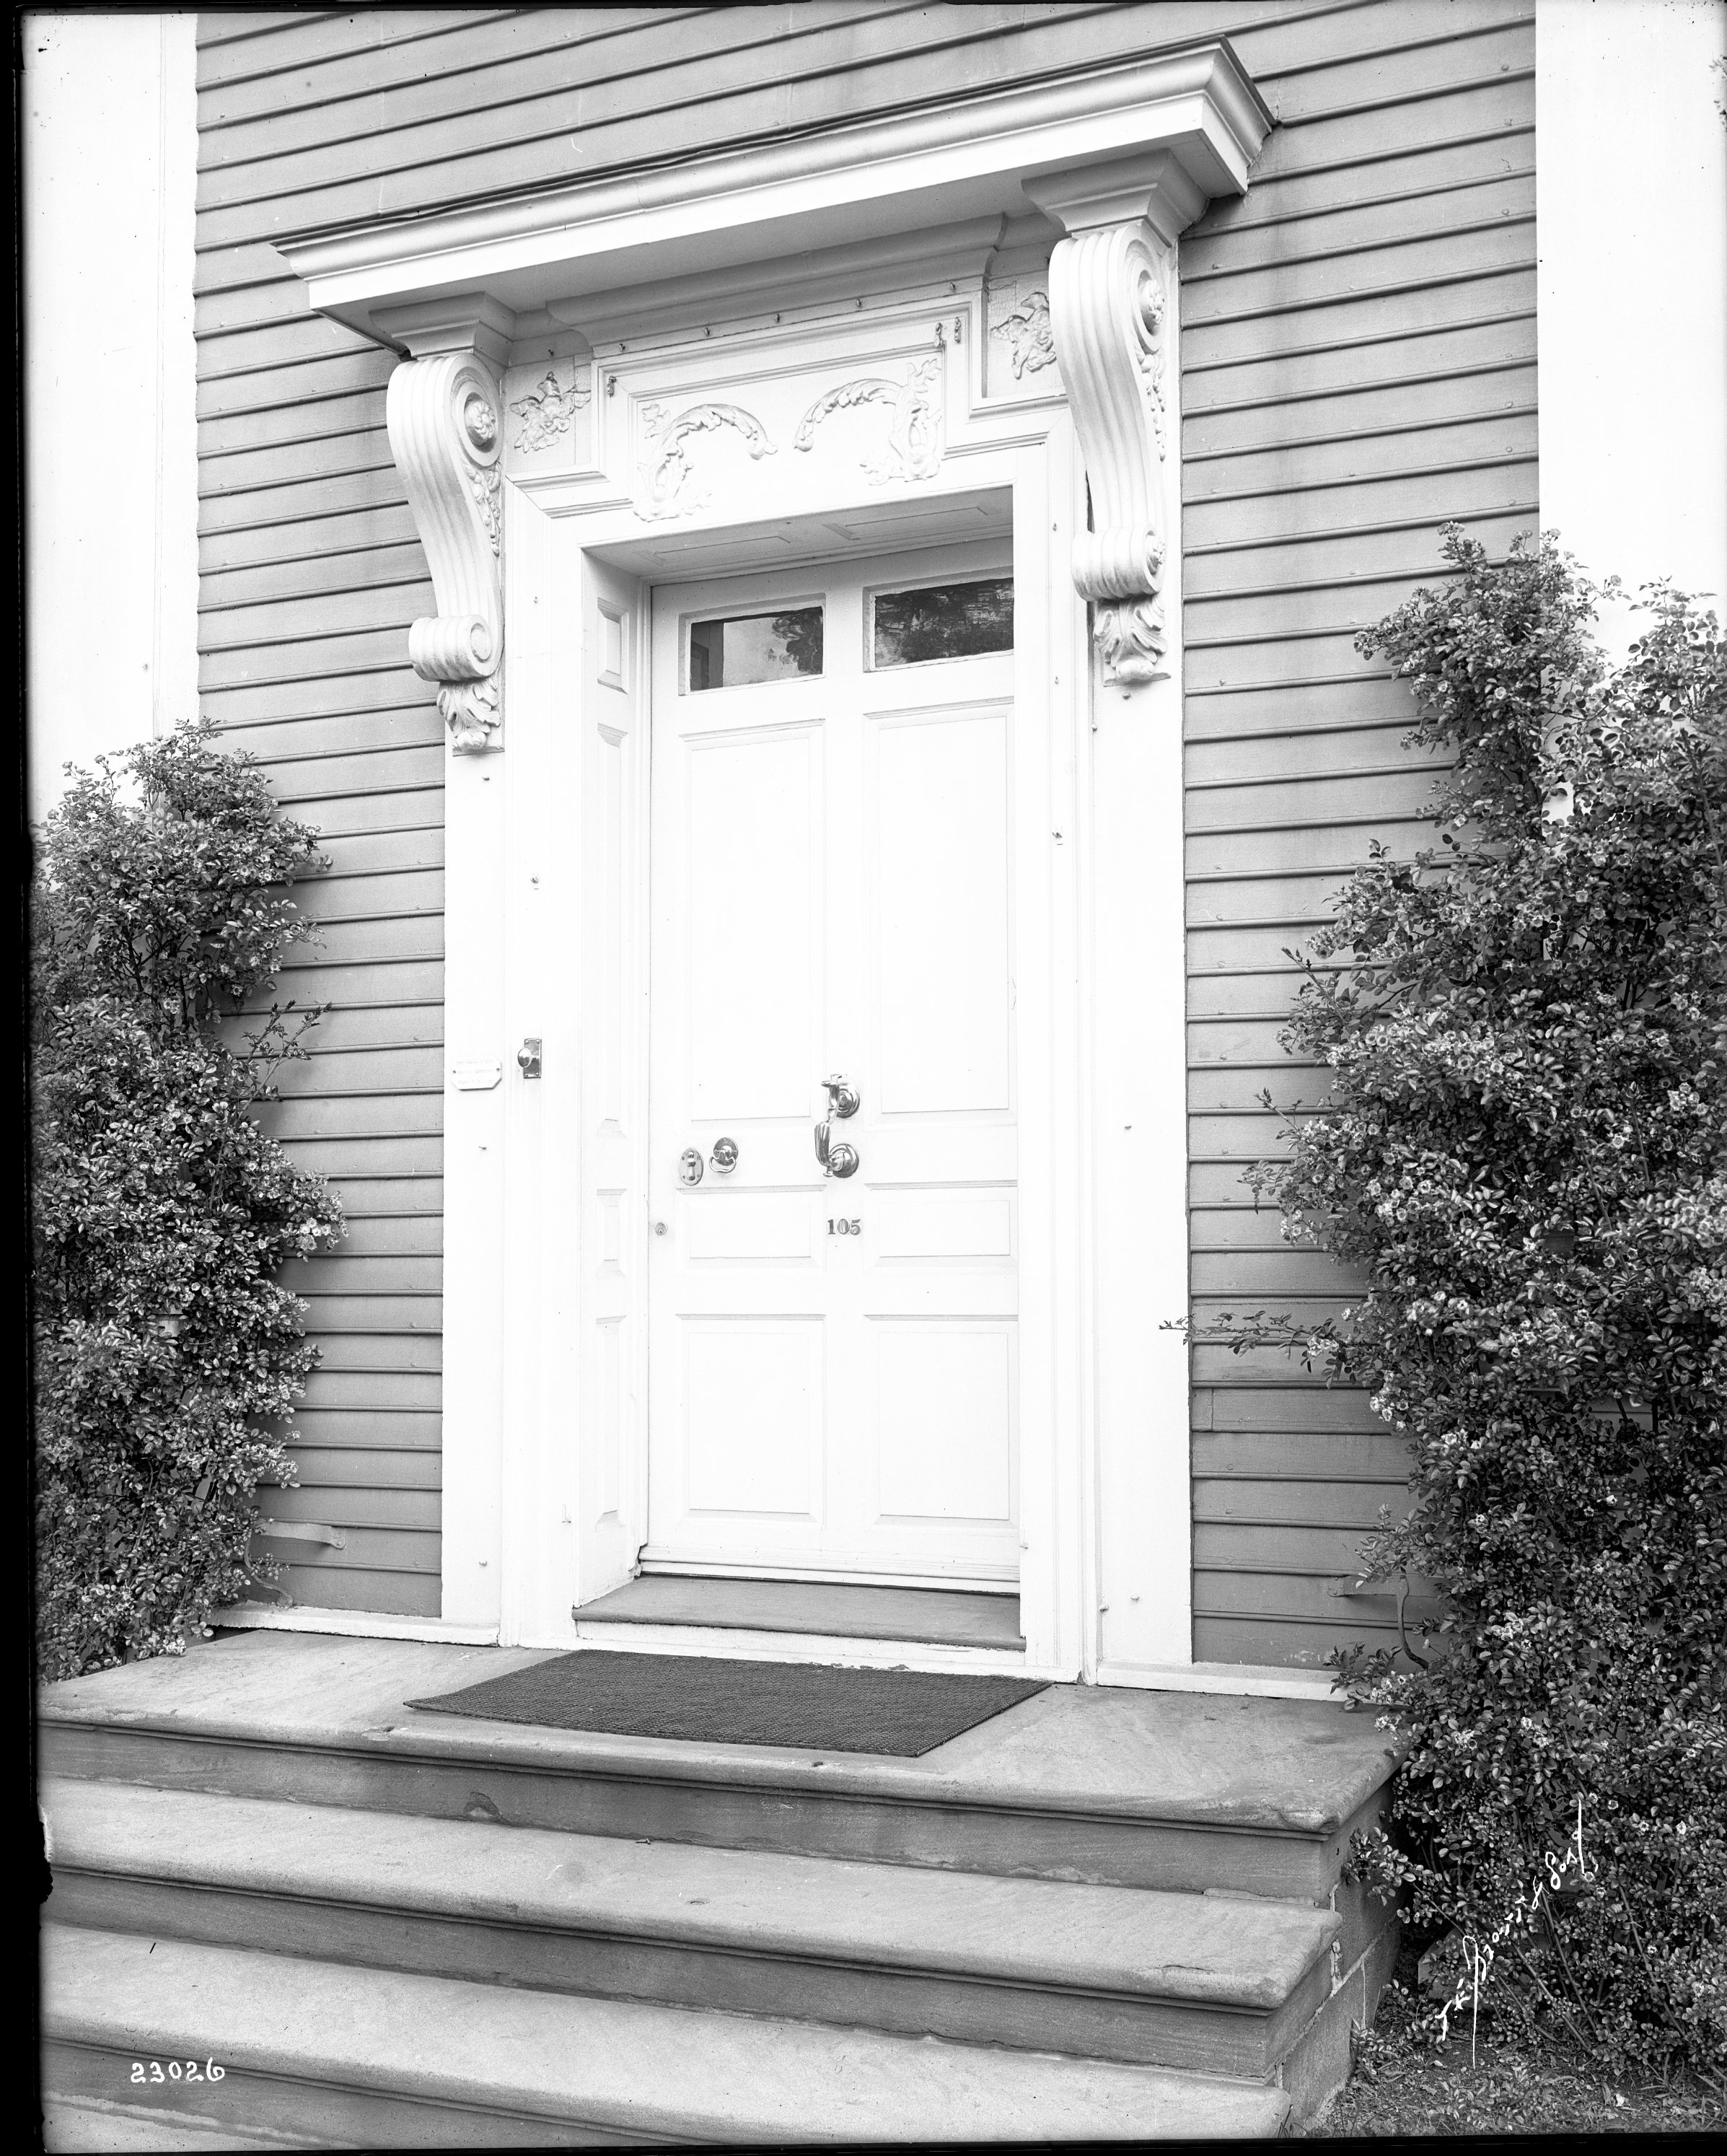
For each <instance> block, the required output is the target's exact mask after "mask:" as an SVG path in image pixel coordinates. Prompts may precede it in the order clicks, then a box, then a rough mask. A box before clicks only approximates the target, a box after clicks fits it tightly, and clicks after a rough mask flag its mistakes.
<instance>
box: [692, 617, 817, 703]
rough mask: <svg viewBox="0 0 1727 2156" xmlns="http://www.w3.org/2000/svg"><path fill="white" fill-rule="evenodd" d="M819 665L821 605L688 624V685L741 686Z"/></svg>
mask: <svg viewBox="0 0 1727 2156" xmlns="http://www.w3.org/2000/svg"><path fill="white" fill-rule="evenodd" d="M821 670H822V609H821V608H820V607H818V606H813V607H797V608H794V609H793V610H792V612H790V613H745V614H733V615H732V616H730V619H723V620H720V621H693V622H691V623H690V624H689V685H690V687H691V689H692V690H696V689H741V688H746V687H747V686H748V685H750V683H751V682H752V681H784V680H789V679H790V678H791V677H792V675H797V674H819V673H820V672H821Z"/></svg>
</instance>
